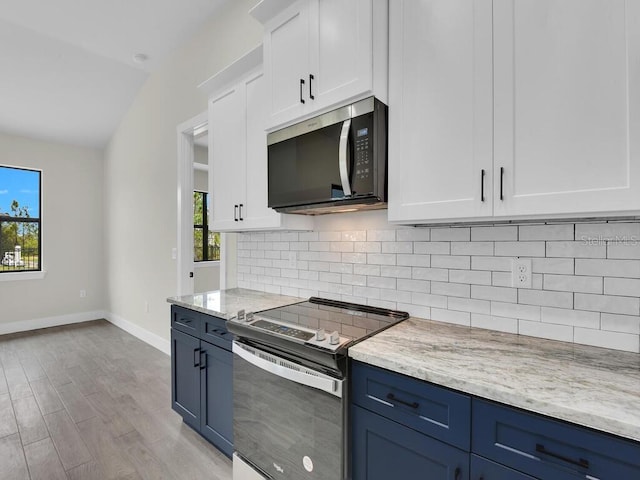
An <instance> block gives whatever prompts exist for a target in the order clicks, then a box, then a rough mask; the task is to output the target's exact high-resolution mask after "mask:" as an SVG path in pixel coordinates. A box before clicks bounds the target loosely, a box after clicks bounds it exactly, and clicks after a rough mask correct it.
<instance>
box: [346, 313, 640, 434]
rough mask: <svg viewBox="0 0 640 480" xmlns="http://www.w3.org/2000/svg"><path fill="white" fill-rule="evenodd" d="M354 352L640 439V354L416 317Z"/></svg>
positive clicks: (357, 357)
mask: <svg viewBox="0 0 640 480" xmlns="http://www.w3.org/2000/svg"><path fill="white" fill-rule="evenodd" d="M349 356H350V357H352V358H353V359H355V360H359V361H362V362H365V363H368V364H371V365H375V366H378V367H382V368H386V369H388V370H392V371H394V372H398V373H402V374H405V375H408V376H411V377H414V378H418V379H421V380H426V381H429V382H432V383H435V384H438V385H442V386H445V387H448V388H452V389H455V390H458V391H462V392H465V393H469V394H472V395H476V396H479V397H483V398H487V399H490V400H494V401H497V402H501V403H504V404H508V405H512V406H515V407H520V408H523V409H525V410H530V411H533V412H536V413H540V414H543V415H547V416H550V417H555V418H559V419H562V420H566V421H569V422H573V423H576V424H579V425H583V426H586V427H591V428H594V429H597V430H601V431H604V432H609V433H612V434H615V435H619V436H621V437H626V438H629V439H633V440H636V441H640V355H638V354H636V353H626V352H617V351H615V350H608V349H604V348H597V347H589V346H583V345H577V344H570V343H564V342H557V341H552V340H543V339H539V338H532V337H525V336H519V335H513V334H508V333H500V332H495V331H491V330H482V329H478V328H469V327H461V326H457V325H450V324H445V323H441V322H435V321H430V320H421V319H414V318H411V319H409V320H406V321H405V322H402V323H400V324H398V325H395V326H393V327H391V328H389V329H387V330H385V331H383V332H381V333H379V334H378V335H375V336H373V337H371V338H369V339H367V340H365V341H363V342H360V343H359V344H357V345H355V346H354V347H351V348H350V349H349Z"/></svg>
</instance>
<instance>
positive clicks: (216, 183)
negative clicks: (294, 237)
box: [201, 49, 313, 232]
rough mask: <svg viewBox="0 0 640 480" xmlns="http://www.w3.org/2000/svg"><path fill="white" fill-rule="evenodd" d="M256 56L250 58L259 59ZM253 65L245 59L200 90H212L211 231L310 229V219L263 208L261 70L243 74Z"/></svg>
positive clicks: (263, 102) (264, 110) (264, 151)
mask: <svg viewBox="0 0 640 480" xmlns="http://www.w3.org/2000/svg"><path fill="white" fill-rule="evenodd" d="M260 53H261V49H260V51H259V52H258V51H257V50H256V51H253V52H250V54H248V55H253V56H256V58H257V59H261V58H262V55H261V54H260ZM250 60H251V59H250ZM255 61H256V59H255V58H254V59H252V60H251V61H249V60H247V57H243V58H242V59H240V60H238V62H236V63H235V64H233V65H231V66H230V67H228V68H227V69H225V70H223V71H222V72H220V73H219V74H217V75H216V76H214V77H212V78H211V79H209V80H208V81H207V82H205V83H204V84H203V85H202V86H201V87H202V88H204V89H205V90H207V91H209V92H212V91H213V92H215V93H214V94H213V95H212V96H211V98H210V100H209V145H210V147H209V165H210V167H211V168H210V175H209V191H210V197H211V199H212V204H213V219H212V221H211V230H215V231H221V232H225V231H227V232H228V231H246V230H277V229H287V230H312V229H313V217H309V216H305V215H290V214H289V215H287V214H280V213H277V212H276V211H274V210H272V209H270V208H268V206H267V204H268V202H267V135H266V133H265V122H266V117H267V102H266V95H265V91H266V84H265V81H264V75H263V73H262V70H261V69H260V68H259V67H254V68H252V69H250V71H249V72H246V69H247V68H249V67H251V66H252V65H253V64H254V63H255ZM238 70H239V71H240V73H238V72H237V71H238ZM221 82H222V86H221Z"/></svg>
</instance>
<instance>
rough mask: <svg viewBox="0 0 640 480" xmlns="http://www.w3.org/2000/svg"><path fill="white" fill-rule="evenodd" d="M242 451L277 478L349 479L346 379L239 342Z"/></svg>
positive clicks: (236, 425)
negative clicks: (346, 475)
mask: <svg viewBox="0 0 640 480" xmlns="http://www.w3.org/2000/svg"><path fill="white" fill-rule="evenodd" d="M233 352H234V363H233V405H234V416H233V432H234V446H235V449H236V451H237V452H238V454H239V455H240V456H242V457H243V458H244V459H245V460H247V461H248V462H250V463H251V464H252V465H253V466H255V467H257V468H258V469H259V470H261V471H262V472H263V473H265V474H266V475H268V476H269V477H270V478H272V479H275V480H281V479H282V480H284V479H291V480H304V479H314V480H336V479H342V478H344V473H343V472H344V467H343V465H344V457H343V452H344V443H343V418H344V417H343V411H344V410H343V409H344V404H343V400H342V388H343V383H344V380H340V379H336V378H334V377H331V376H328V375H325V374H323V373H321V372H316V371H314V370H310V369H309V368H307V367H304V366H302V365H299V364H296V363H294V362H291V361H290V360H288V359H285V358H281V357H277V356H274V355H273V354H271V353H267V352H264V351H261V350H258V349H256V348H254V347H252V346H249V345H246V344H243V343H240V342H237V341H234V342H233Z"/></svg>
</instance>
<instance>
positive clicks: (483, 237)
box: [471, 225, 518, 242]
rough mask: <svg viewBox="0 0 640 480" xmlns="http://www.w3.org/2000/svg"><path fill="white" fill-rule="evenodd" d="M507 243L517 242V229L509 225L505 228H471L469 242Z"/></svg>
mask: <svg viewBox="0 0 640 480" xmlns="http://www.w3.org/2000/svg"><path fill="white" fill-rule="evenodd" d="M488 240H489V241H509V240H513V241H515V240H518V227H517V226H515V225H509V226H506V227H502V226H499V227H471V241H472V242H483V241H488Z"/></svg>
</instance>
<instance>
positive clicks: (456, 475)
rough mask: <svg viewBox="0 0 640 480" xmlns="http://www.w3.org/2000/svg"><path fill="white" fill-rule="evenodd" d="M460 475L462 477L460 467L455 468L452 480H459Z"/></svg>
mask: <svg viewBox="0 0 640 480" xmlns="http://www.w3.org/2000/svg"><path fill="white" fill-rule="evenodd" d="M461 475H462V470H460V467H456V471H455V473H454V474H453V478H454V480H460V476H461Z"/></svg>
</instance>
